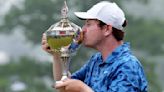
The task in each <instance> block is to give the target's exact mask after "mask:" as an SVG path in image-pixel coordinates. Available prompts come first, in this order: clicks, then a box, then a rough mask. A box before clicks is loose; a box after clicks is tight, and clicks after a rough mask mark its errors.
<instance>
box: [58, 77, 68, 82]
mask: <svg viewBox="0 0 164 92" xmlns="http://www.w3.org/2000/svg"><path fill="white" fill-rule="evenodd" d="M67 78H68V77H67V76H62V78H61V80H60V81H56V84H59V83H63V81H64V80H65V79H67Z"/></svg>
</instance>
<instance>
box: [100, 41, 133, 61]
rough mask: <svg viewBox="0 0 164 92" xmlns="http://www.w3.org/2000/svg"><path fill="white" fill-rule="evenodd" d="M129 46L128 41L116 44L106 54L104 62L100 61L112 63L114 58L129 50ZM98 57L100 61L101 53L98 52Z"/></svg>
mask: <svg viewBox="0 0 164 92" xmlns="http://www.w3.org/2000/svg"><path fill="white" fill-rule="evenodd" d="M129 48H130V43H129V42H125V43H123V44H122V45H120V46H118V47H117V48H116V49H115V50H114V51H113V52H112V53H111V54H109V55H108V57H107V59H106V60H105V62H101V63H113V59H114V58H116V57H119V56H120V55H122V53H124V52H127V51H129V50H130V49H129ZM98 59H99V60H101V61H102V55H101V54H100V53H99V57H98Z"/></svg>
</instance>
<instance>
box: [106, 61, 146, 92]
mask: <svg viewBox="0 0 164 92" xmlns="http://www.w3.org/2000/svg"><path fill="white" fill-rule="evenodd" d="M130 62H131V61H130ZM111 79H112V82H111V85H110V86H109V90H110V91H108V92H147V81H146V79H145V77H144V73H143V71H142V67H141V66H139V64H137V63H125V64H123V65H122V66H120V68H118V70H117V71H116V73H115V75H114V76H113V77H112V78H111Z"/></svg>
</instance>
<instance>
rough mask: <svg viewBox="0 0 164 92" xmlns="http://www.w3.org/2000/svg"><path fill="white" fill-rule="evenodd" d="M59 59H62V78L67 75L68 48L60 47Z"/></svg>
mask: <svg viewBox="0 0 164 92" xmlns="http://www.w3.org/2000/svg"><path fill="white" fill-rule="evenodd" d="M61 60H62V79H61V80H64V79H65V78H67V77H68V76H69V64H70V51H69V49H68V48H61Z"/></svg>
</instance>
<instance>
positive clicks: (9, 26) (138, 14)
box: [0, 0, 164, 92]
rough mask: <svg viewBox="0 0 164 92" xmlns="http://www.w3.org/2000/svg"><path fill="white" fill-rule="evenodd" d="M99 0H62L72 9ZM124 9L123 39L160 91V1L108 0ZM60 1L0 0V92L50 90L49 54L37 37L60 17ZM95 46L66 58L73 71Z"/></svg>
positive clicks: (163, 91) (163, 77)
mask: <svg viewBox="0 0 164 92" xmlns="http://www.w3.org/2000/svg"><path fill="white" fill-rule="evenodd" d="M99 1H101V0H68V1H67V4H68V7H69V19H70V20H71V21H73V22H74V23H76V24H78V25H80V26H82V25H83V21H81V20H79V19H77V18H76V17H75V16H74V14H73V12H75V11H86V10H87V9H89V8H90V7H91V6H92V5H93V4H95V3H97V2H99ZM113 1H115V2H117V3H118V4H119V6H121V7H122V9H123V10H124V11H125V14H126V17H127V20H128V26H127V27H126V29H125V30H126V37H125V41H128V42H130V43H131V48H132V50H133V53H134V54H135V55H136V56H137V57H138V58H139V59H140V61H141V63H142V64H143V67H144V70H145V73H146V76H147V79H148V81H149V92H164V72H163V69H164V68H163V66H164V61H163V60H164V36H163V35H164V11H163V10H164V6H163V5H164V0H113ZM63 4H64V0H0V92H55V90H54V89H53V88H51V85H52V84H53V82H54V80H53V74H52V57H51V56H50V55H49V54H47V53H46V52H44V51H43V50H42V49H41V44H40V42H41V37H42V33H43V32H45V31H46V30H47V29H48V28H49V27H50V25H52V24H53V23H55V22H58V21H59V20H60V10H61V8H62V6H63ZM94 52H96V51H94V50H92V49H88V48H85V47H83V46H81V48H80V49H79V51H78V52H77V55H76V56H75V57H73V59H72V61H71V72H74V71H76V70H77V69H79V68H80V66H81V65H83V64H84V63H85V62H86V60H87V59H88V58H89V57H90V56H91V55H92V54H93V53H94Z"/></svg>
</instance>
